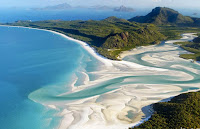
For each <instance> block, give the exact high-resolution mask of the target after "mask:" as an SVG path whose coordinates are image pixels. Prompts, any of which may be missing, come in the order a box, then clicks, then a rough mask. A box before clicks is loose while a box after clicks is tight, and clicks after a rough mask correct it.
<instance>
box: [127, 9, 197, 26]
mask: <svg viewBox="0 0 200 129" xmlns="http://www.w3.org/2000/svg"><path fill="white" fill-rule="evenodd" d="M129 21H135V22H140V23H154V24H158V25H162V24H188V23H193V22H194V21H193V19H192V18H190V17H186V16H183V15H182V14H180V13H179V12H178V11H175V10H173V9H170V8H167V7H156V8H154V9H153V10H152V11H151V12H150V13H149V14H147V15H146V16H137V17H134V18H131V19H129Z"/></svg>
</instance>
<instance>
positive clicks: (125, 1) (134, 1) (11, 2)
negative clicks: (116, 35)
mask: <svg viewBox="0 0 200 129" xmlns="http://www.w3.org/2000/svg"><path fill="white" fill-rule="evenodd" d="M61 3H68V4H70V5H72V6H95V5H108V6H120V5H125V6H129V7H134V8H138V7H140V8H152V7H156V6H162V7H163V6H165V7H175V8H199V7H200V0H0V7H45V6H51V5H56V4H61Z"/></svg>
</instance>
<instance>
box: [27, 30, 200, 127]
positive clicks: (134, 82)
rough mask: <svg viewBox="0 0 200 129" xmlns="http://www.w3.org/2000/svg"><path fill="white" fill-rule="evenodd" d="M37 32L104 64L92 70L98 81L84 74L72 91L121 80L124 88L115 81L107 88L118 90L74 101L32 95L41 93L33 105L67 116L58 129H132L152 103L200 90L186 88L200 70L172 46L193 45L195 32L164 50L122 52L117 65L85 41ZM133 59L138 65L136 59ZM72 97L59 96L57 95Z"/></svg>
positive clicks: (149, 48) (145, 116) (144, 117)
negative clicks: (75, 45)
mask: <svg viewBox="0 0 200 129" xmlns="http://www.w3.org/2000/svg"><path fill="white" fill-rule="evenodd" d="M30 29H34V28H30ZM38 30H43V31H49V32H52V33H54V34H58V35H60V36H62V37H64V38H66V39H69V40H72V41H75V42H76V43H78V44H80V45H81V46H82V47H83V48H84V49H85V50H87V51H88V52H89V53H90V54H91V55H92V56H94V57H95V58H96V59H98V60H99V61H101V62H102V64H103V68H101V69H99V70H98V71H94V72H91V74H94V75H97V76H98V77H99V78H98V79H95V80H93V81H90V79H89V77H88V76H87V74H86V73H82V74H83V75H84V76H85V79H84V84H83V85H81V86H79V87H75V86H74V84H75V82H76V79H75V81H74V82H72V84H71V87H72V88H71V89H72V90H71V93H76V92H79V91H84V90H85V89H90V88H92V87H94V86H97V85H100V84H102V83H105V82H109V81H112V80H114V79H121V78H123V79H122V81H121V82H120V84H117V83H116V84H113V85H109V87H106V88H108V89H109V88H115V90H111V91H109V92H106V93H103V94H98V95H94V96H92V97H87V98H84V99H79V100H75V101H72V102H66V101H63V102H56V101H52V102H48V103H45V102H44V101H41V100H35V99H33V96H34V94H35V93H36V92H39V90H40V89H39V90H37V91H35V92H33V93H31V94H30V95H29V98H30V99H32V100H33V101H35V102H38V103H41V104H43V105H46V106H48V107H50V108H52V109H55V110H59V112H60V113H59V114H58V115H59V116H60V117H62V118H63V119H62V121H61V122H60V125H59V127H58V128H59V129H77V128H81V129H128V128H129V127H132V126H135V125H138V124H139V123H141V122H143V121H144V120H147V119H148V118H150V116H151V114H152V107H151V104H153V103H156V102H159V101H163V100H165V99H167V98H170V97H173V96H176V95H178V94H180V93H183V92H188V91H185V90H184V89H185V88H186V87H191V88H194V87H196V88H200V86H199V84H200V83H187V84H185V83H182V82H181V81H188V82H189V81H192V80H195V79H196V76H195V75H194V74H191V73H196V74H199V73H200V69H196V68H195V67H194V68H190V67H187V65H184V64H183V63H182V62H186V63H191V62H190V61H189V60H184V59H181V58H179V54H180V50H179V49H180V48H179V46H177V45H173V43H174V42H180V41H191V40H192V39H193V38H195V37H196V36H194V33H187V34H183V35H182V37H183V38H182V39H180V40H171V41H166V42H165V45H163V46H159V47H157V46H155V45H153V46H145V47H138V48H135V49H133V50H131V51H127V52H123V53H122V54H120V58H121V59H122V61H113V60H109V59H106V58H104V57H102V56H101V55H99V54H97V53H96V52H95V50H94V49H93V48H91V47H90V46H89V45H87V43H85V42H82V41H79V40H76V39H73V38H71V37H68V36H66V35H64V34H61V33H58V32H55V31H51V30H44V29H38ZM183 52H184V51H183ZM185 52H186V51H185ZM135 57H137V58H138V60H139V61H138V60H135V59H136V58H135ZM188 71H190V72H188ZM162 81H163V83H162ZM195 90H196V89H194V91H195ZM191 91H192V90H191ZM68 94H69V93H66V94H61V95H59V96H58V97H62V96H66V95H68ZM168 100H169V99H168ZM165 101H166V100H165Z"/></svg>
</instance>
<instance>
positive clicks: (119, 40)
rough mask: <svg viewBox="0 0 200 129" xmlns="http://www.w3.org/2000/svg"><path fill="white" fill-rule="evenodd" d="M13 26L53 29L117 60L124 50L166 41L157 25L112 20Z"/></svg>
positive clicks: (27, 23) (42, 22) (111, 18)
mask: <svg viewBox="0 0 200 129" xmlns="http://www.w3.org/2000/svg"><path fill="white" fill-rule="evenodd" d="M9 25H16V26H27V27H34V28H43V29H50V30H54V31H58V32H61V33H63V34H66V35H68V36H71V37H73V38H76V39H79V40H82V41H85V42H87V43H88V44H89V45H90V46H92V47H94V48H95V49H96V50H97V52H98V53H100V54H102V55H103V56H105V57H107V58H110V59H117V56H118V54H119V53H120V52H121V51H124V50H129V49H132V48H134V47H136V46H142V45H150V44H155V43H158V42H159V41H160V40H163V39H164V38H165V36H164V35H162V34H161V33H160V32H159V31H158V30H157V27H156V26H155V25H153V24H141V23H135V22H129V21H127V20H125V19H119V18H116V17H109V18H107V19H104V20H101V21H93V20H89V21H59V20H51V21H37V22H30V21H18V22H15V23H12V24H9Z"/></svg>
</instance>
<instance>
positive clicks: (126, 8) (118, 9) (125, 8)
mask: <svg viewBox="0 0 200 129" xmlns="http://www.w3.org/2000/svg"><path fill="white" fill-rule="evenodd" d="M114 11H118V12H134V11H135V10H134V9H133V8H129V7H125V6H123V5H122V6H120V7H119V8H114Z"/></svg>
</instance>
